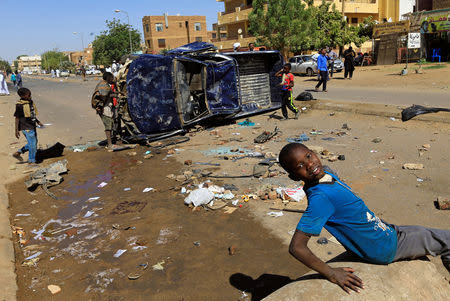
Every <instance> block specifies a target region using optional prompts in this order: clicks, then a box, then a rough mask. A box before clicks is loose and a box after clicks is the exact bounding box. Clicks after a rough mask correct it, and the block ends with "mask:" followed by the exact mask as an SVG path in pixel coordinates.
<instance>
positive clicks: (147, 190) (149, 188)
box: [142, 187, 154, 193]
mask: <svg viewBox="0 0 450 301" xmlns="http://www.w3.org/2000/svg"><path fill="white" fill-rule="evenodd" d="M152 190H154V188H152V187H147V188H144V190H142V192H144V193H145V192H150V191H152Z"/></svg>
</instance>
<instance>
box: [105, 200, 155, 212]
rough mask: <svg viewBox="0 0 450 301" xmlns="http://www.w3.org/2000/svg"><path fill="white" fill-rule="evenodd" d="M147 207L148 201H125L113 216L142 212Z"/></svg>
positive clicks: (118, 206) (115, 209)
mask: <svg viewBox="0 0 450 301" xmlns="http://www.w3.org/2000/svg"><path fill="white" fill-rule="evenodd" d="M146 205H147V202H146V201H142V202H139V201H124V202H121V203H119V204H118V205H117V206H116V207H115V208H114V209H113V210H112V211H111V214H125V213H133V212H140V211H142V209H144V208H145V206H146Z"/></svg>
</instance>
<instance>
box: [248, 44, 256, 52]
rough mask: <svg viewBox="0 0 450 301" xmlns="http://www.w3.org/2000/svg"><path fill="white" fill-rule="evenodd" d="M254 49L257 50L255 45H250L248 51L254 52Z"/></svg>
mask: <svg viewBox="0 0 450 301" xmlns="http://www.w3.org/2000/svg"><path fill="white" fill-rule="evenodd" d="M253 49H255V43H249V44H248V50H250V51H253Z"/></svg>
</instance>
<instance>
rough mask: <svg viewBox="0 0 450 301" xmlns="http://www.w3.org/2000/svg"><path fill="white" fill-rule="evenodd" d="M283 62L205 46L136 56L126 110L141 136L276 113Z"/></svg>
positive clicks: (276, 56) (264, 54)
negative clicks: (271, 111) (200, 124)
mask: <svg viewBox="0 0 450 301" xmlns="http://www.w3.org/2000/svg"><path fill="white" fill-rule="evenodd" d="M283 63H284V61H283V57H282V56H281V55H280V53H279V52H278V51H257V52H233V53H217V52H216V51H215V48H214V46H213V45H212V44H208V43H204V42H194V43H191V44H188V45H185V46H182V47H179V48H176V49H173V50H171V51H169V52H168V53H167V54H165V55H147V54H145V55H140V56H139V57H138V58H137V59H135V60H134V61H133V62H132V63H131V64H130V66H129V69H128V74H127V94H128V110H129V113H130V116H131V118H132V120H133V122H134V123H135V124H136V126H137V128H138V129H139V131H140V132H141V133H142V134H145V135H154V134H164V133H170V132H178V131H180V130H181V131H182V130H184V129H186V128H188V127H189V126H192V125H195V124H197V123H199V122H201V121H205V120H209V121H214V120H223V119H232V118H239V117H243V116H246V115H253V114H258V113H262V112H266V111H270V110H275V109H278V108H280V107H281V91H280V83H281V78H280V77H276V76H275V73H276V72H277V71H279V70H280V69H281V68H282V66H283Z"/></svg>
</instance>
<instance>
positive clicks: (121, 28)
mask: <svg viewBox="0 0 450 301" xmlns="http://www.w3.org/2000/svg"><path fill="white" fill-rule="evenodd" d="M106 27H107V30H105V31H103V32H102V33H101V34H100V35H99V36H97V37H96V38H95V40H94V42H92V46H93V48H94V64H96V65H106V66H109V65H111V64H112V62H113V61H118V60H119V59H120V58H121V57H122V56H123V55H125V54H129V53H130V38H129V34H130V31H131V44H132V46H133V49H134V50H140V49H141V45H140V43H141V35H140V34H139V31H138V30H136V29H134V28H133V27H132V26H129V25H128V24H123V23H120V21H119V20H116V19H113V20H112V21H108V20H107V21H106Z"/></svg>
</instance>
